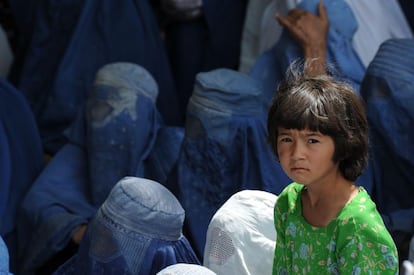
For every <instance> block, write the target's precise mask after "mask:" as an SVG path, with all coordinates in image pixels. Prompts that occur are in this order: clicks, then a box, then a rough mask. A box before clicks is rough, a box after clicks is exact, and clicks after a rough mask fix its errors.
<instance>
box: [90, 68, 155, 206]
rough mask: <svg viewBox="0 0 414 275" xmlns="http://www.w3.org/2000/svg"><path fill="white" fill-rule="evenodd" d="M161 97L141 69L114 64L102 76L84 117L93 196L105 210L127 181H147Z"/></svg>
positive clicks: (100, 73)
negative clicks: (136, 178)
mask: <svg viewBox="0 0 414 275" xmlns="http://www.w3.org/2000/svg"><path fill="white" fill-rule="evenodd" d="M157 96H158V86H157V83H156V82H155V80H154V79H153V78H152V76H151V75H150V74H149V73H148V71H147V70H146V69H144V68H143V67H141V66H139V65H136V64H132V63H112V64H108V65H105V66H104V67H102V68H101V69H100V70H99V71H98V72H97V74H96V78H95V82H94V88H93V89H92V91H91V92H90V93H89V95H88V99H87V104H86V114H85V116H86V142H85V146H86V151H87V155H88V162H89V179H90V189H91V190H90V191H91V192H90V193H91V198H92V202H93V203H94V204H95V205H97V206H99V205H101V203H102V202H103V201H104V200H105V198H106V196H108V194H109V192H110V191H111V189H112V187H113V186H114V184H115V183H116V182H117V181H118V180H119V179H120V178H122V177H123V176H126V175H136V176H144V170H145V168H144V160H145V159H146V158H147V157H148V156H149V154H150V152H151V150H152V148H153V146H154V143H155V140H156V133H157V129H158V128H159V127H160V126H159V125H158V123H159V120H158V119H159V117H158V112H157V111H156V109H155V101H156V99H157ZM115 157H116V161H114V158H115Z"/></svg>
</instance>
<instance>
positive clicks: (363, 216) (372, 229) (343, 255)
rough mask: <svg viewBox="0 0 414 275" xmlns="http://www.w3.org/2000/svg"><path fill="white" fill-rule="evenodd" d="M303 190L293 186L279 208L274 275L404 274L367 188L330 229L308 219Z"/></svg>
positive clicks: (286, 189) (392, 242)
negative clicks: (314, 224) (303, 202)
mask: <svg viewBox="0 0 414 275" xmlns="http://www.w3.org/2000/svg"><path fill="white" fill-rule="evenodd" d="M303 188H304V185H301V184H298V183H291V184H290V185H288V186H287V187H286V188H285V190H283V191H282V193H281V194H280V195H279V197H278V200H277V202H276V205H275V212H274V215H275V227H276V232H277V241H276V249H275V258H274V264H273V274H355V275H356V274H381V275H384V274H398V272H399V271H398V254H397V248H396V246H395V244H394V241H393V240H392V238H391V236H390V234H389V232H388V231H387V229H386V228H385V226H384V223H383V221H382V219H381V216H380V215H379V213H378V211H377V209H376V206H375V203H374V202H373V201H372V200H371V198H370V196H369V194H368V193H367V192H366V191H365V189H364V188H362V187H359V193H358V195H357V196H355V198H354V199H352V201H351V202H349V203H348V204H347V205H346V206H345V207H344V208H343V209H342V210H341V212H340V213H339V214H338V215H337V218H336V219H335V220H333V221H332V222H331V223H330V224H329V225H328V226H326V227H314V226H311V225H310V224H309V223H307V222H306V221H305V219H304V218H303V216H302V203H301V196H300V194H301V191H302V189H303Z"/></svg>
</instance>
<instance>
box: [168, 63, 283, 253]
mask: <svg viewBox="0 0 414 275" xmlns="http://www.w3.org/2000/svg"><path fill="white" fill-rule="evenodd" d="M261 94H262V90H261V86H260V85H259V84H258V83H257V82H256V81H255V80H253V79H252V78H250V77H249V76H247V75H246V74H243V73H240V72H238V71H234V70H230V69H217V70H213V71H210V72H205V73H199V74H198V75H197V78H196V84H195V87H194V92H193V94H192V96H191V98H190V101H189V104H188V108H187V119H186V126H185V137H184V141H183V144H182V148H181V153H180V156H179V158H178V160H177V166H176V170H175V171H176V178H174V179H173V181H171V180H172V176H171V177H170V178H169V180H168V182H169V184H170V185H169V186H170V190H176V191H175V192H177V197H178V199H179V200H180V202H181V204H182V205H183V208H184V209H185V210H186V223H187V224H186V225H187V226H186V230H188V231H186V232H187V236H189V238H190V239H191V241H192V244H193V245H194V248H195V250H196V253H198V255H199V257H200V258H201V257H202V255H203V251H204V245H205V239H206V232H207V227H208V224H209V222H210V219H211V218H212V217H213V215H214V213H216V211H217V210H218V209H219V208H220V206H221V205H223V203H224V202H225V201H226V200H227V199H229V198H230V197H231V196H232V195H233V194H234V193H236V192H238V191H240V190H244V189H257V190H264V191H268V192H272V193H274V194H277V193H279V192H280V191H281V190H282V189H283V188H284V187H285V186H286V185H287V184H288V182H289V179H288V178H287V176H286V175H285V173H284V172H283V171H282V170H281V167H280V165H279V164H278V163H276V162H275V161H274V156H273V155H272V152H271V150H270V148H269V146H268V144H267V142H266V138H267V132H266V127H265V119H266V118H265V116H266V109H265V106H266V103H265V102H264V101H263V98H262V97H261Z"/></svg>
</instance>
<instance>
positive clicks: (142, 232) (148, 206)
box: [55, 177, 200, 275]
mask: <svg viewBox="0 0 414 275" xmlns="http://www.w3.org/2000/svg"><path fill="white" fill-rule="evenodd" d="M184 217H185V214H184V209H183V208H182V207H181V205H180V203H179V201H178V200H177V199H176V197H175V196H174V195H173V194H172V193H171V192H170V191H169V190H168V189H167V188H165V187H164V186H162V185H161V184H159V183H158V182H155V181H152V180H148V179H144V178H137V177H124V178H123V179H121V180H120V181H119V182H118V183H117V184H116V185H115V186H114V187H113V189H112V191H111V192H110V194H109V196H108V198H107V199H106V200H105V202H104V203H103V204H102V206H101V207H100V208H99V209H98V212H97V213H96V215H95V216H94V218H93V219H92V221H91V222H90V223H89V225H88V229H87V231H86V233H85V236H84V239H83V240H82V242H81V245H80V247H79V250H78V253H77V254H76V255H75V256H74V257H73V258H71V259H70V260H69V261H68V262H67V263H65V264H64V265H63V266H62V267H61V268H59V269H58V270H57V271H56V272H55V274H80V273H84V274H114V275H115V274H141V275H145V274H148V275H150V274H155V273H157V272H158V271H160V270H162V269H163V268H164V267H166V266H169V265H172V264H176V263H191V264H199V263H200V262H199V260H198V258H197V257H196V255H195V253H194V251H193V249H192V247H191V245H190V244H189V242H188V241H187V239H186V237H185V236H184V235H183V234H182V227H183V222H184Z"/></svg>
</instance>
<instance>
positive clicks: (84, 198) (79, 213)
mask: <svg viewBox="0 0 414 275" xmlns="http://www.w3.org/2000/svg"><path fill="white" fill-rule="evenodd" d="M157 95H158V87H157V85H156V82H155V80H154V79H153V78H152V76H151V75H150V74H149V73H148V71H147V70H145V69H144V68H143V67H141V66H139V65H137V64H132V63H111V64H108V65H105V66H104V67H102V68H101V69H100V70H99V71H98V72H97V75H96V78H95V82H94V87H93V89H92V91H91V92H90V93H89V95H88V99H87V104H86V108H85V112H83V111H82V112H80V113H79V117H78V119H77V120H76V121H75V123H74V124H73V125H72V127H71V129H70V130H69V131H68V132H67V136H68V139H69V142H68V144H67V145H65V146H64V147H63V148H62V149H61V150H60V151H59V152H58V154H57V155H56V156H54V157H53V159H52V160H51V161H50V162H49V164H48V166H47V167H46V168H45V170H44V171H43V172H42V174H41V175H40V177H39V178H38V179H37V180H36V182H35V183H34V185H33V188H32V189H31V190H30V192H29V193H28V195H27V196H26V198H25V201H24V202H23V218H22V222H21V224H20V225H21V228H22V230H23V231H24V233H25V234H24V236H23V240H24V241H23V242H22V245H23V247H22V249H21V251H22V252H23V253H22V255H21V258H20V259H21V263H22V264H21V269H22V270H21V272H22V273H24V274H27V273H30V272H33V271H34V270H36V269H38V268H39V267H42V266H43V267H44V266H49V267H50V268H48V269H51V270H53V269H54V268H55V267H56V265H60V263H61V262H60V260H61V259H62V258H63V260H65V259H66V257H67V255H64V256H62V257H60V259H54V258H53V256H56V255H58V253H60V252H63V251H66V249H65V248H68V249H69V252H68V254H72V253H73V251H74V250H75V251H76V246H77V244H78V243H79V241H80V240H81V238H82V235H83V232H84V231H85V228H86V225H87V224H88V222H89V220H90V219H91V218H92V216H93V215H94V214H95V212H96V210H97V209H98V207H100V206H101V204H102V202H103V201H104V200H105V199H106V197H107V196H108V194H109V192H110V190H111V189H112V187H113V186H114V184H115V183H116V182H117V181H118V180H120V179H121V178H122V177H124V176H128V175H132V176H145V177H146V176H147V174H151V179H154V180H159V179H162V178H164V177H165V174H167V173H168V169H169V167H170V166H171V164H170V163H169V162H170V161H171V162H173V161H174V154H175V155H177V154H178V148H180V144H181V140H180V138H177V139H174V142H176V143H173V144H171V146H167V144H170V143H169V142H170V140H157V137H158V133H159V130H160V129H161V128H162V127H163V126H162V122H161V119H160V116H159V114H158V111H157V109H156V103H155V102H156V98H157ZM165 136H168V137H170V136H173V135H171V133H168V134H163V135H162V137H165ZM178 137H179V135H178ZM160 143H162V144H163V148H166V149H169V148H176V149H174V150H171V151H169V150H167V151H166V152H165V153H166V154H168V155H169V157H168V158H164V159H161V160H160V159H159V157H160V154H156V155H155V156H153V155H151V153H152V151H153V149H154V146H157V144H160ZM164 143H165V144H164ZM150 158H151V160H149V159H150ZM160 162H162V163H161V164H159V163H160ZM154 164H156V165H155V166H154ZM154 167H155V168H154ZM163 169H167V170H166V171H163ZM157 173H159V174H160V175H161V176H160V178H158V177H157V175H156V174H157ZM72 248H73V249H72ZM48 261H49V262H48ZM50 261H51V262H50ZM55 263H56V264H55ZM45 273H46V271H45Z"/></svg>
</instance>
